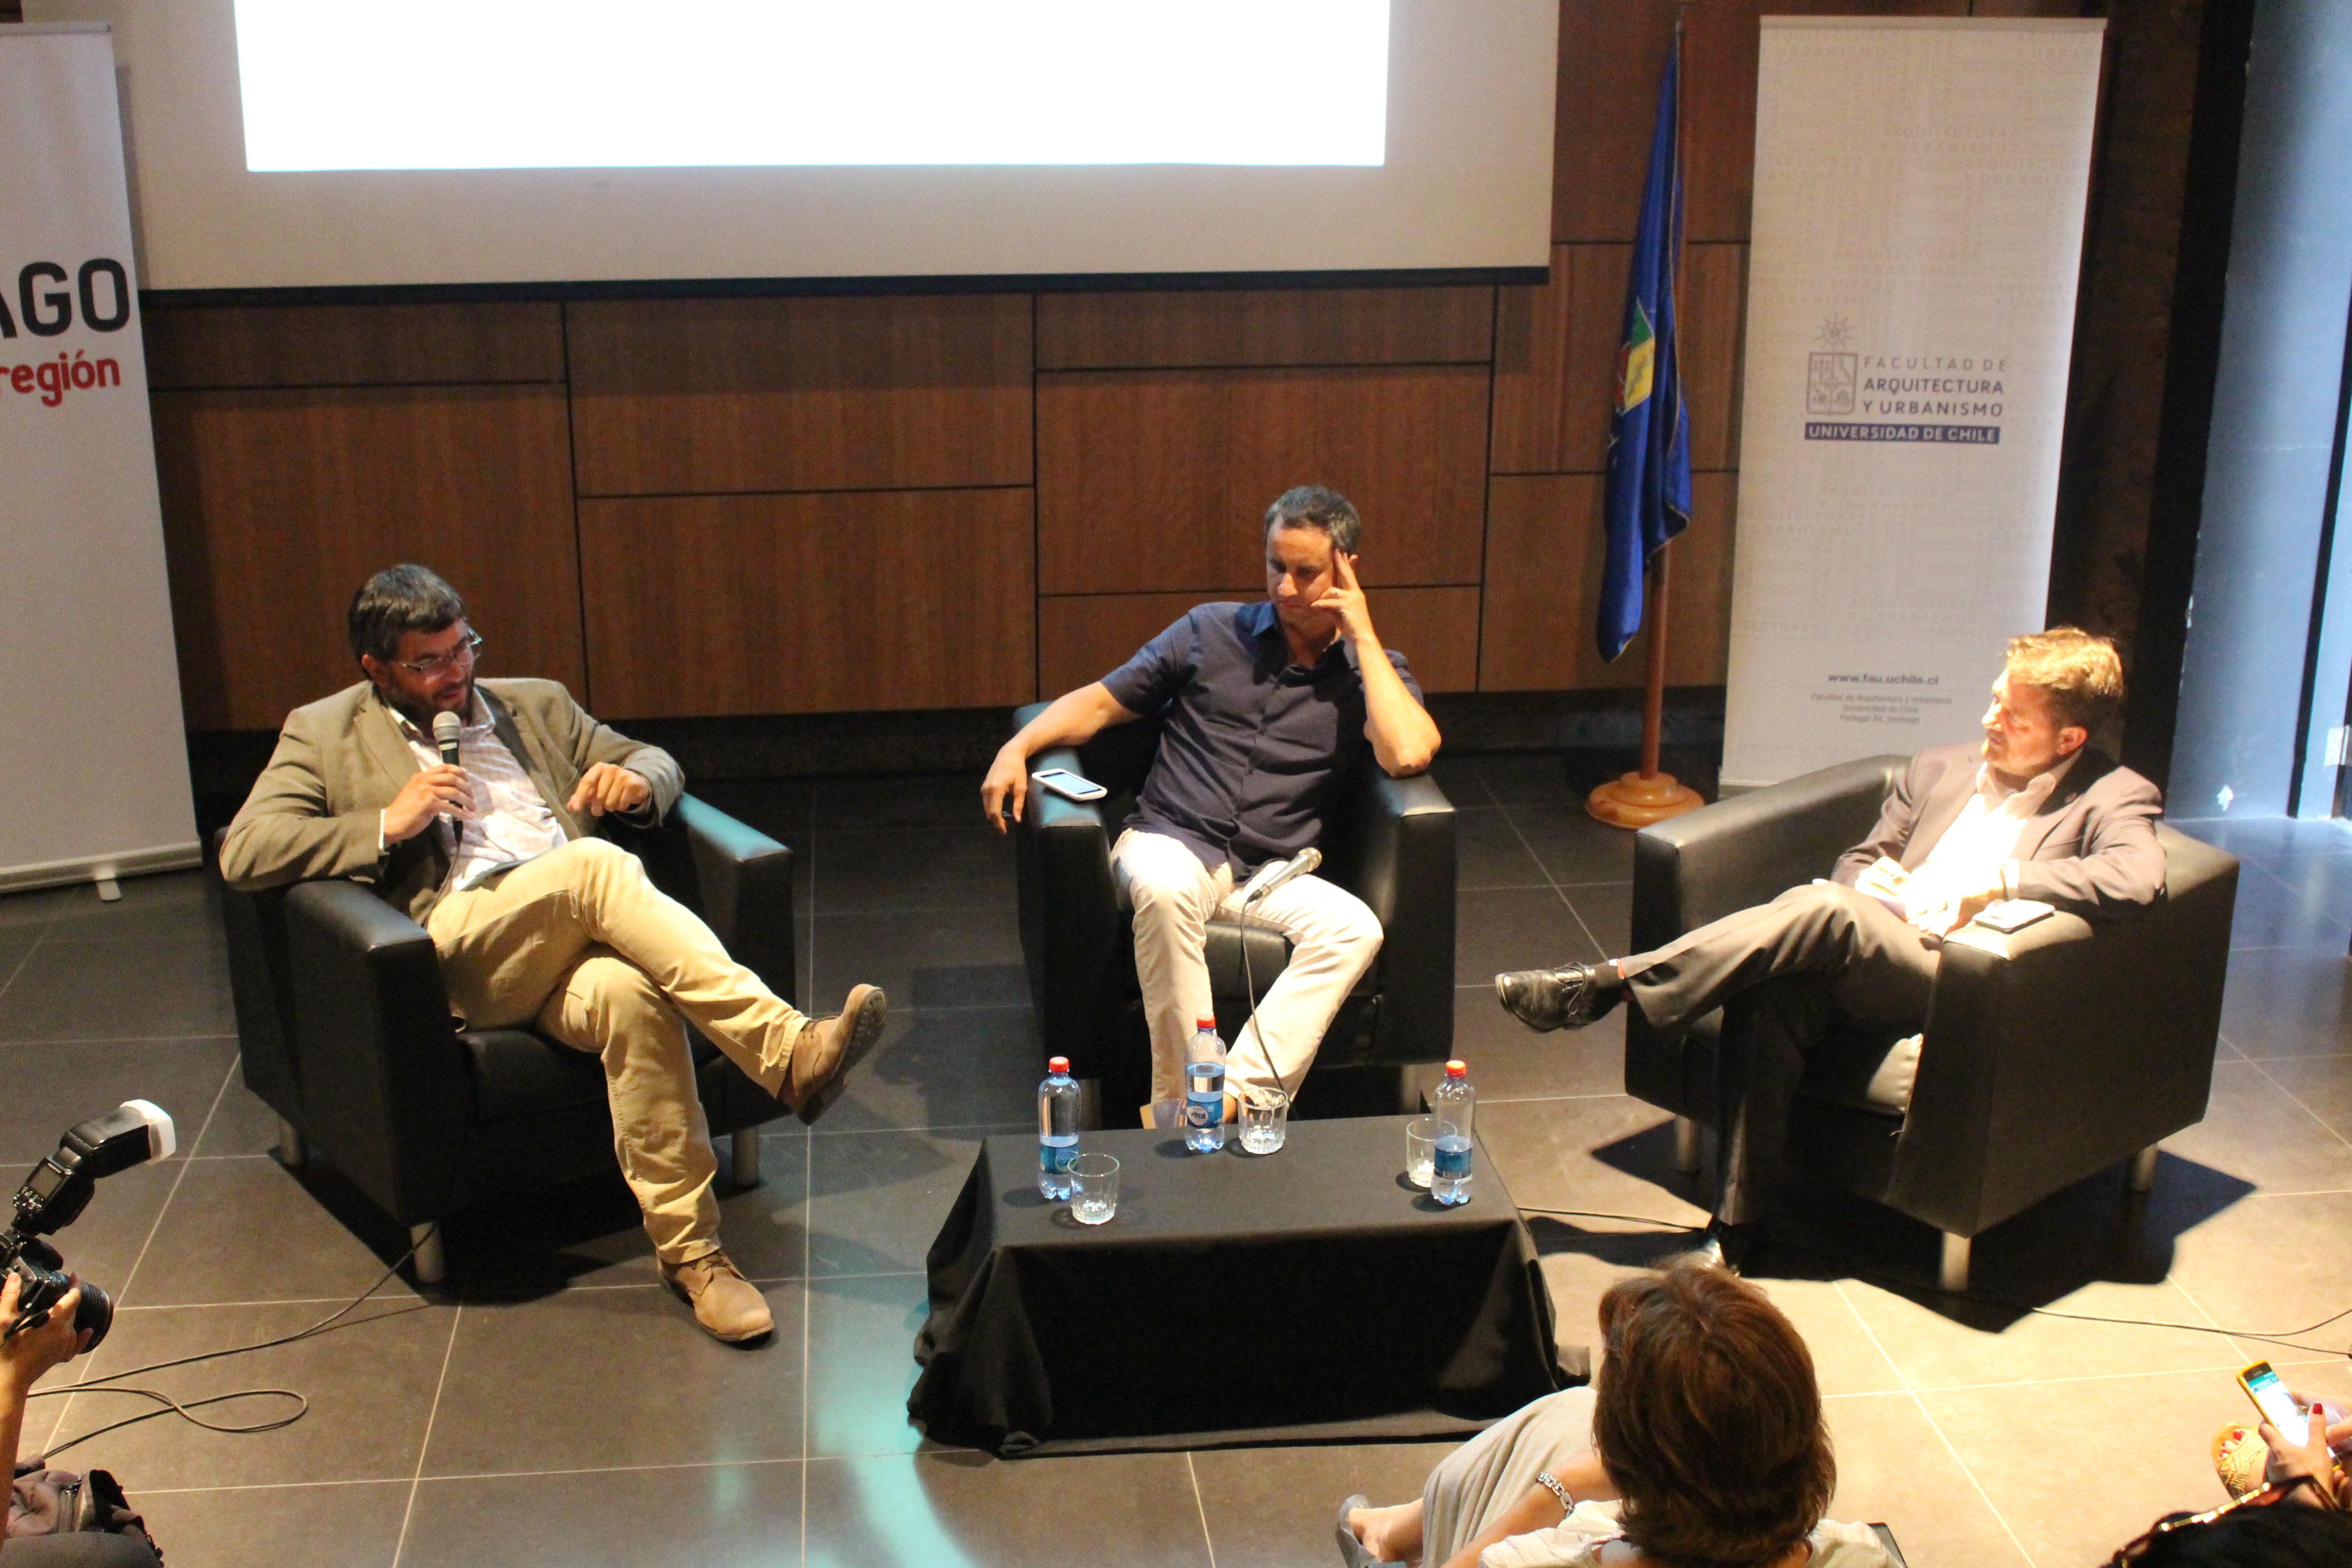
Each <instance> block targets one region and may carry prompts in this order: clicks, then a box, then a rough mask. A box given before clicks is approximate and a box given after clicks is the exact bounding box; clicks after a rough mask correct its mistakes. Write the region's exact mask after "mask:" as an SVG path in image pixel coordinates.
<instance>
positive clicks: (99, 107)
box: [0, 26, 197, 889]
mask: <svg viewBox="0 0 2352 1568" xmlns="http://www.w3.org/2000/svg"><path fill="white" fill-rule="evenodd" d="M0 147H5V148H6V149H7V154H6V156H5V157H0V669H5V672H6V678H5V679H0V736H5V745H0V800H5V802H6V803H7V805H6V809H5V810H0V889H15V888H30V887H41V886H44V885H47V884H51V883H60V882H74V881H88V880H92V879H100V880H103V879H112V878H114V877H118V876H128V875H131V874H132V873H134V872H138V871H152V870H163V869H166V868H173V867H181V866H193V865H194V864H196V860H197V850H196V823H195V815H194V809H193V807H192V805H191V802H190V797H189V789H188V753H187V740H186V736H185V733H184V729H183V726H182V721H181V717H180V676H179V666H178V660H177V658H176V657H175V656H174V653H173V646H172V607H171V600H170V595H169V592H168V589H167V587H166V584H165V581H164V574H163V512H162V509H161V508H160V506H159V505H158V503H157V500H156V493H155V445H154V433H153V430H152V426H151V425H150V423H149V420H148V411H147V358H146V353H145V350H144V346H143V345H142V342H141V340H140V324H139V299H138V294H137V291H136V287H137V282H138V279H137V278H136V277H135V276H134V275H133V270H132V260H131V211H130V205H129V202H128V199H127V198H126V196H125V195H124V189H125V187H124V184H123V177H122V122H121V116H120V114H119V112H118V110H116V107H115V93H114V47H113V43H112V41H111V39H110V37H108V35H107V34H106V32H105V31H104V30H103V29H102V28H100V29H89V28H45V27H23V26H10V27H0Z"/></svg>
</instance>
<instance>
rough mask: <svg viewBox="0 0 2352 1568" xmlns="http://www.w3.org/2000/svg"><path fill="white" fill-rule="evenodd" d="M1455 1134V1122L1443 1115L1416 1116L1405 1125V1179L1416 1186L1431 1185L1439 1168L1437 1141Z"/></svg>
mask: <svg viewBox="0 0 2352 1568" xmlns="http://www.w3.org/2000/svg"><path fill="white" fill-rule="evenodd" d="M1453 1135H1454V1123H1452V1122H1451V1121H1446V1120H1445V1119H1444V1117H1442V1116H1422V1117H1416V1118H1414V1119H1413V1120H1412V1121H1408V1122H1406V1123H1405V1125H1404V1179H1405V1180H1406V1181H1408V1182H1411V1183H1412V1184H1413V1185H1414V1186H1416V1187H1425V1186H1427V1185H1429V1178H1430V1176H1431V1174H1432V1173H1433V1172H1434V1171H1435V1170H1436V1168H1437V1141H1438V1140H1439V1139H1440V1138H1450V1137H1452V1136H1453Z"/></svg>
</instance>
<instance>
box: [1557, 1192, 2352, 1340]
mask: <svg viewBox="0 0 2352 1568" xmlns="http://www.w3.org/2000/svg"><path fill="white" fill-rule="evenodd" d="M1519 1212H1520V1213H1521V1214H1530V1215H1545V1216H1547V1217H1555V1216H1556V1217H1560V1218H1568V1219H1614V1220H1622V1221H1624V1222H1626V1223H1627V1224H1629V1225H1645V1226H1652V1227H1654V1229H1656V1230H1657V1231H1658V1232H1660V1233H1661V1234H1664V1235H1672V1236H1692V1235H1696V1234H1697V1233H1698V1232H1699V1231H1702V1230H1704V1229H1706V1226H1696V1225H1677V1224H1675V1222H1674V1221H1672V1220H1664V1219H1659V1218H1657V1217H1656V1216H1655V1215H1639V1214H1608V1213H1604V1212H1602V1211H1600V1210H1596V1209H1549V1208H1522V1209H1520V1211H1519ZM1774 1245H1775V1246H1776V1247H1788V1248H1789V1249H1790V1250H1791V1251H1795V1252H1806V1253H1811V1255H1812V1256H1813V1257H1815V1258H1823V1259H1826V1260H1827V1261H1829V1262H1831V1263H1833V1264H1835V1265H1837V1266H1838V1267H1839V1268H1843V1270H1845V1271H1846V1273H1847V1274H1848V1275H1850V1276H1851V1277H1853V1279H1864V1280H1868V1281H1869V1282H1870V1283H1871V1284H1874V1285H1877V1286H1881V1287H1883V1288H1885V1289H1889V1290H1892V1291H1895V1292H1896V1293H1897V1294H1905V1293H1908V1292H1912V1291H1925V1292H1927V1294H1929V1295H1934V1296H1941V1297H1944V1298H1945V1299H1947V1300H1954V1301H1969V1302H1973V1303H1975V1304H1976V1305H1978V1306H1980V1307H1998V1308H2000V1309H2001V1310H2005V1311H2011V1312H2028V1313H2032V1315H2034V1316H2036V1317H2042V1318H2063V1319H2065V1320H2067V1321H2070V1322H2076V1323H2119V1324H2122V1325H2123V1326H2124V1327H2126V1328H2134V1329H2179V1330H2180V1331H2184V1332H2187V1333H2192V1334H2220V1335H2221V1336H2222V1337H2223V1338H2225V1339H2233V1340H2252V1341H2254V1342H2257V1343H2260V1344H2269V1345H2283V1346H2284V1347H2285V1348H2286V1349H2288V1350H2297V1351H2314V1352H2318V1353H2319V1354H2322V1355H2342V1356H2352V1349H2347V1348H2345V1347H2341V1346H2336V1345H2307V1344H2299V1343H2297V1341H2298V1340H2300V1339H2301V1338H2302V1336H2304V1335H2305V1334H2315V1333H2317V1332H2318V1331H2320V1330H2322V1329H2324V1328H2326V1327H2327V1326H2328V1325H2329V1324H2331V1323H2336V1322H2340V1321H2343V1320H2344V1319H2346V1318H2352V1307H2347V1308H2345V1309H2344V1310H2342V1311H2340V1312H2337V1313H2336V1314H2334V1315H2333V1316H2330V1317H2326V1318H2322V1319H2320V1320H2319V1321H2317V1322H2315V1323H2310V1324H2306V1325H2305V1326H2304V1327H2303V1328H2299V1329H2282V1330H2279V1331H2277V1332H2274V1333H2256V1332H2254V1331H2252V1330H2250V1329H2228V1328H2219V1327H2216V1326H2215V1325H2213V1324H2211V1323H2173V1322H2165V1321H2159V1320H2157V1319H2154V1318H2111V1317H2105V1316H2102V1315H2101V1314H2099V1313H2095V1312H2063V1311H2060V1310H2058V1309H2057V1308H2055V1307H2037V1306H2035V1305H2033V1303H2032V1302H2031V1301H2011V1300H2006V1299H2004V1298H2002V1297H1999V1296H1983V1295H1979V1294H1977V1293H1976V1292H1974V1291H1969V1290H1946V1289H1942V1288H1941V1287H1939V1286H1935V1285H1928V1284H1924V1283H1922V1282H1920V1281H1919V1280H1916V1279H1904V1278H1903V1277H1902V1276H1900V1275H1896V1274H1890V1273H1887V1272H1885V1270H1883V1269H1877V1268H1869V1267H1866V1266H1864V1265H1862V1264H1857V1263H1855V1262H1854V1261H1853V1259H1852V1258H1847V1257H1844V1256H1843V1255H1841V1254H1839V1253H1837V1252H1835V1251H1832V1249H1830V1248H1828V1247H1815V1246H1812V1245H1811V1244H1809V1243H1806V1242H1801V1241H1790V1240H1785V1239H1780V1238H1776V1239H1775V1241H1774Z"/></svg>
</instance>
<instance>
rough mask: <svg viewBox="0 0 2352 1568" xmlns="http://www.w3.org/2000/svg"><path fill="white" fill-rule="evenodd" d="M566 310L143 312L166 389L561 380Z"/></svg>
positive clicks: (156, 370)
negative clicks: (564, 314)
mask: <svg viewBox="0 0 2352 1568" xmlns="http://www.w3.org/2000/svg"><path fill="white" fill-rule="evenodd" d="M562 310H563V308H562V306H561V305H558V304H556V303H554V302H553V301H552V300H525V301H520V302H512V303H496V304H463V305H270V306H236V307H215V306H167V307H165V308H163V309H162V310H149V311H146V312H145V313H144V315H143V316H142V325H143V327H144V329H145V331H146V335H147V376H148V382H149V384H151V385H152V386H153V387H155V388H156V389H158V390H162V389H163V388H166V387H230V386H237V387H263V386H392V385H423V384H452V383H480V382H516V381H562V379H563V316H562Z"/></svg>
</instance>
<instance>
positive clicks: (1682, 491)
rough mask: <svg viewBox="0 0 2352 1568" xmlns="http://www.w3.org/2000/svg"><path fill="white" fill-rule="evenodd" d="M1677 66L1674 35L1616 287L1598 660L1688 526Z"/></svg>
mask: <svg viewBox="0 0 2352 1568" xmlns="http://www.w3.org/2000/svg"><path fill="white" fill-rule="evenodd" d="M1681 64H1682V46H1681V39H1680V38H1679V37H1677V38H1676V40H1675V48H1674V50H1673V51H1672V52H1671V53H1670V54H1668V55H1667V57H1666V74H1665V79H1664V80H1663V81H1661V82H1660V83H1659V84H1658V122H1657V126H1656V128H1655V129H1654V131H1653V132H1651V135H1650V174H1649V177H1648V179H1647V180H1646V181H1644V182H1643V186H1642V222H1641V226H1640V227H1639V228H1637V229H1636V230H1635V231H1634V238H1633V276H1632V277H1631V278H1630V279H1627V281H1626V284H1625V336H1624V340H1623V342H1622V345H1621V346H1620V347H1619V348H1618V351H1617V406H1616V411H1615V412H1614V413H1613V414H1612V415H1611V416H1610V418H1609V486H1608V490H1607V496H1606V500H1605V501H1604V503H1603V507H1602V513H1601V515H1602V519H1603V522H1604V525H1605V526H1606V527H1607V529H1608V530H1609V558H1608V562H1607V564H1606V565H1604V566H1603V567H1602V569H1601V622H1600V626H1598V628H1597V632H1598V636H1599V640H1600V644H1601V658H1616V657H1617V656H1618V655H1619V654H1621V653H1622V652H1624V651H1625V645H1626V644H1627V643H1629V642H1631V641H1633V634H1634V633H1635V632H1636V631H1639V630H1640V629H1641V626H1642V574H1643V567H1645V566H1646V565H1647V564H1648V563H1649V559H1650V557H1651V556H1652V555H1654V554H1655V553H1656V552H1657V551H1658V550H1659V549H1660V547H1662V546H1663V545H1664V543H1665V542H1666V541H1667V540H1669V539H1672V538H1673V537H1674V536H1675V534H1677V533H1680V532H1681V531H1683V530H1684V529H1685V528H1687V527H1689V526H1690V494H1691V479H1690V419H1689V416H1687V415H1686V414H1685V411H1684V409H1683V381H1682V375H1681V374H1680V372H1679V368H1678V367H1677V365H1676V364H1675V260H1676V258H1678V257H1679V256H1680V255H1681V253H1682V247H1683V185H1682V166H1681V161H1680V160H1679V158H1677V156H1676V152H1677V149H1676V147H1675V130H1676V122H1677V119H1678V112H1677V108H1676V103H1675V99H1676V96H1677V93H1678V92H1679V89H1680V84H1679V82H1678V81H1677V77H1678V75H1679V74H1680V68H1681Z"/></svg>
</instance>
